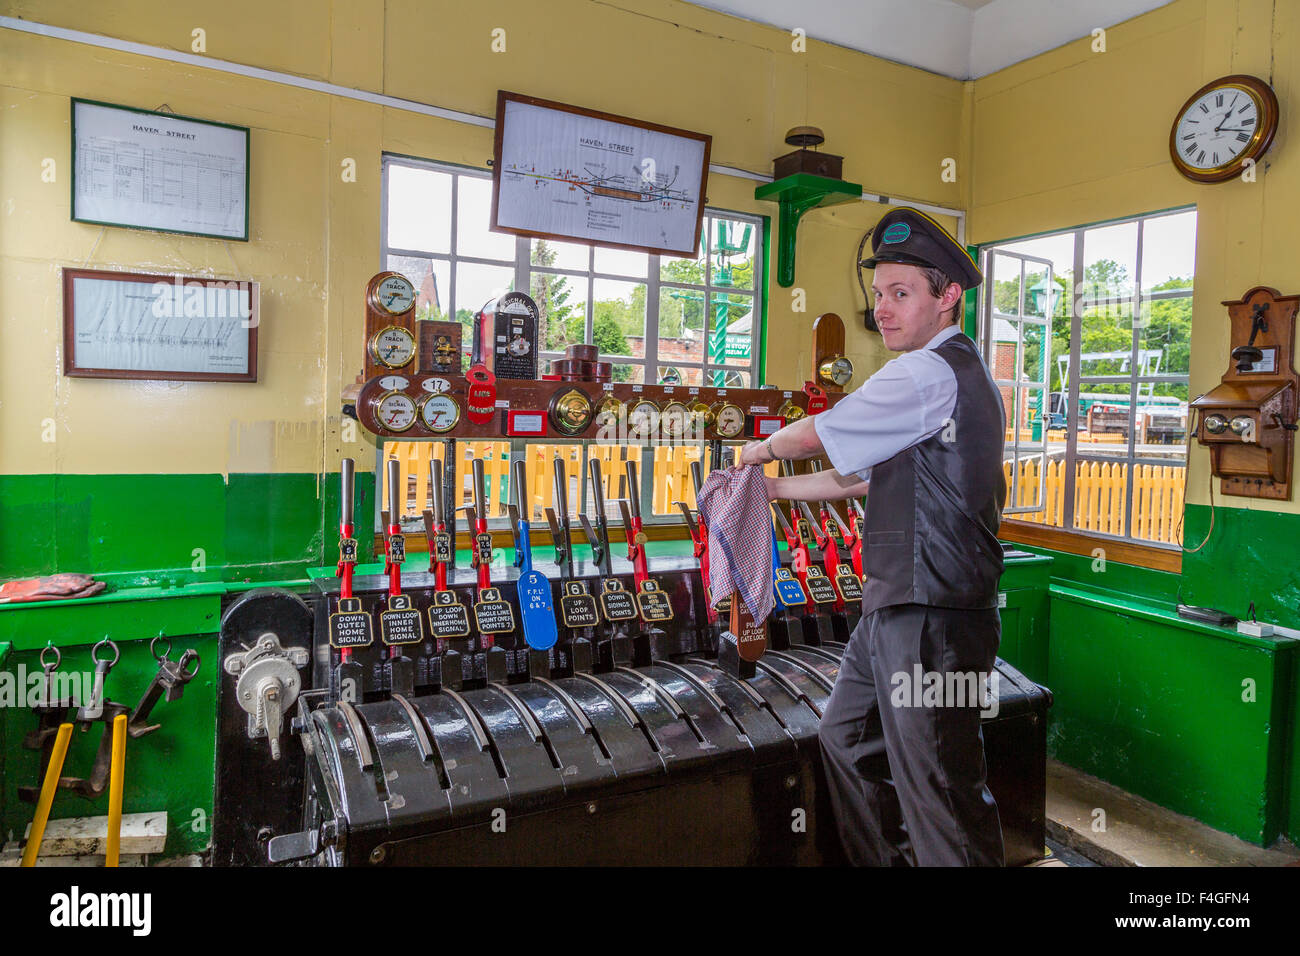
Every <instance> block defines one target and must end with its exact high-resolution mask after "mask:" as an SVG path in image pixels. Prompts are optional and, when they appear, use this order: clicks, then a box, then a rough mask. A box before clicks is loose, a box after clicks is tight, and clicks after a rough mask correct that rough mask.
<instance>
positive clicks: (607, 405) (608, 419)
mask: <svg viewBox="0 0 1300 956" xmlns="http://www.w3.org/2000/svg"><path fill="white" fill-rule="evenodd" d="M626 408H627V406H626V405H624V404H623V402H621V401H620V400H619V399H617V398H615V397H614V396H613V395H606V396H605V397H604V399H602V400H601V403H600V405H598V406H597V407H596V424H597V425H599V426H600V427H601V428H613V427H614V426H616V425H617V424H618V420H619V418H621V417H622V416H623V415H624V413H625V409H626Z"/></svg>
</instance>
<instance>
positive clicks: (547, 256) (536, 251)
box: [530, 239, 591, 272]
mask: <svg viewBox="0 0 1300 956" xmlns="http://www.w3.org/2000/svg"><path fill="white" fill-rule="evenodd" d="M590 259H591V247H590V246H581V245H578V244H577V243H574V242H556V241H555V240H554V239H534V240H532V248H531V251H530V261H531V262H532V264H533V265H535V266H548V267H550V268H554V269H574V270H576V271H578V272H586V271H587V269H588V266H589V262H590Z"/></svg>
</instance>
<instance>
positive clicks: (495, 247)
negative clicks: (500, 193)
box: [456, 176, 515, 262]
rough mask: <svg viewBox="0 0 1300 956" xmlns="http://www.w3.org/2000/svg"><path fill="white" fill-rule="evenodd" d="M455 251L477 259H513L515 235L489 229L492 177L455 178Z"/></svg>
mask: <svg viewBox="0 0 1300 956" xmlns="http://www.w3.org/2000/svg"><path fill="white" fill-rule="evenodd" d="M456 203H457V205H456V251H457V252H458V253H459V254H460V255H462V256H477V257H478V258H480V259H505V260H509V261H511V262H513V261H514V258H515V237H514V236H511V235H507V234H505V233H501V232H492V231H490V230H489V229H488V224H489V223H490V222H491V221H492V180H490V179H480V178H479V177H477V176H458V177H457V196H456Z"/></svg>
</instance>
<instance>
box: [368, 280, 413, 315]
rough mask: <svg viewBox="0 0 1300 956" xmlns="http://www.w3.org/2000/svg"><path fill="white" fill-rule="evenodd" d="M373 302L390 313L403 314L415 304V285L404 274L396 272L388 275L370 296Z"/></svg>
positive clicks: (383, 310)
mask: <svg viewBox="0 0 1300 956" xmlns="http://www.w3.org/2000/svg"><path fill="white" fill-rule="evenodd" d="M370 302H371V304H372V305H373V306H374V307H375V308H376V309H379V310H380V311H381V312H387V313H388V314H389V315H401V314H402V313H403V312H408V311H410V308H411V306H413V305H415V286H414V285H412V284H411V280H410V279H408V278H406V276H404V275H399V274H398V273H396V272H394V273H391V274H390V275H388V276H386V277H385V278H384V279H383V280H382V281H380V283H379V284H378V285H376V286H375V290H374V292H373V293H371V296H370Z"/></svg>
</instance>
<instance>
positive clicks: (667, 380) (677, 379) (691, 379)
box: [658, 342, 704, 385]
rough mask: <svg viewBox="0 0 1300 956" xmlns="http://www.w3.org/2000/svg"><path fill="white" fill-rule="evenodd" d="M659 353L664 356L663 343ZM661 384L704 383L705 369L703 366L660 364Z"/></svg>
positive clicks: (659, 380) (659, 379)
mask: <svg viewBox="0 0 1300 956" xmlns="http://www.w3.org/2000/svg"><path fill="white" fill-rule="evenodd" d="M659 349H660V351H659V354H660V355H661V356H662V355H663V354H664V353H663V343H662V342H661V343H660V344H659ZM658 383H659V384H660V385H703V384H704V370H703V369H701V368H691V367H690V366H689V365H660V366H659V378H658Z"/></svg>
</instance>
